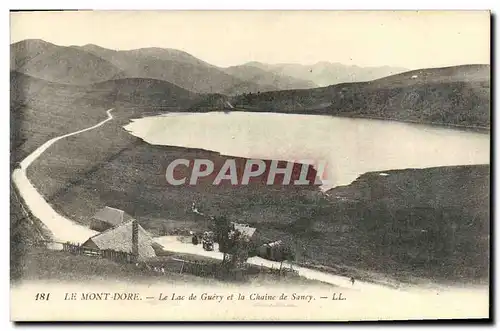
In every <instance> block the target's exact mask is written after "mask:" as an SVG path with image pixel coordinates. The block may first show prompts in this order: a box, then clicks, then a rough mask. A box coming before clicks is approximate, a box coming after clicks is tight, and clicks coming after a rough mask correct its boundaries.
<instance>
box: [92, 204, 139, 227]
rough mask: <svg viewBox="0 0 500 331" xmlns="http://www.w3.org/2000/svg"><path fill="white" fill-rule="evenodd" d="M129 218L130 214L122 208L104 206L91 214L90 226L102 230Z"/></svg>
mask: <svg viewBox="0 0 500 331" xmlns="http://www.w3.org/2000/svg"><path fill="white" fill-rule="evenodd" d="M131 219H132V216H130V215H129V214H127V213H126V212H124V211H123V210H120V209H117V208H112V207H108V206H106V207H104V208H102V209H99V210H98V211H97V213H95V215H94V216H92V219H91V221H90V228H91V229H92V230H95V231H99V232H102V231H105V230H107V229H109V228H112V227H114V226H116V225H119V224H121V223H123V222H127V221H130V220H131Z"/></svg>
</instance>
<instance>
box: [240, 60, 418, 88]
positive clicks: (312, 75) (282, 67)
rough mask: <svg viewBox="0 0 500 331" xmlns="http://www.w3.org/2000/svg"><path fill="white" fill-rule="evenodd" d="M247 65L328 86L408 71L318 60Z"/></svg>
mask: <svg viewBox="0 0 500 331" xmlns="http://www.w3.org/2000/svg"><path fill="white" fill-rule="evenodd" d="M245 66H250V67H257V68H260V69H263V70H266V71H268V72H272V73H274V74H277V75H284V76H288V77H293V78H295V79H300V80H305V81H312V82H313V83H314V84H316V85H317V86H328V85H333V84H339V83H349V82H364V81H369V80H374V79H378V78H382V77H385V76H390V75H394V74H398V73H401V72H404V71H408V69H405V68H398V67H389V66H383V67H359V66H355V65H344V64H341V63H331V62H326V61H322V62H318V63H315V64H312V65H302V64H296V63H280V64H267V63H261V62H248V63H246V64H245Z"/></svg>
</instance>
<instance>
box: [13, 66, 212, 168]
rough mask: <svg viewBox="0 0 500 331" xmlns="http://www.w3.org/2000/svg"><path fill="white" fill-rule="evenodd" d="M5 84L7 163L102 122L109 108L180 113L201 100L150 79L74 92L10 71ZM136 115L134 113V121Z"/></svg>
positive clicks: (108, 83)
mask: <svg viewBox="0 0 500 331" xmlns="http://www.w3.org/2000/svg"><path fill="white" fill-rule="evenodd" d="M10 80H11V100H10V105H11V112H10V114H11V121H10V124H11V162H12V163H14V162H16V161H20V160H22V159H23V158H24V157H26V156H27V155H28V154H29V153H30V152H32V151H33V150H34V149H35V148H37V147H38V146H40V145H41V144H43V143H44V142H45V141H47V140H49V139H51V138H53V137H55V136H59V135H62V134H64V133H69V132H73V131H76V130H79V129H83V128H86V127H89V126H91V125H93V124H96V123H98V122H99V121H102V120H103V119H105V118H106V114H105V110H107V109H109V108H112V107H115V106H120V105H122V106H126V105H134V106H142V107H145V108H144V109H146V108H147V109H148V111H150V112H151V111H165V110H184V109H187V108H189V107H190V106H191V105H193V104H196V103H198V102H200V100H201V99H202V98H203V99H204V97H202V96H199V95H197V94H196V93H193V92H189V91H187V90H184V89H182V88H180V87H178V86H175V85H173V84H171V83H168V82H165V81H159V80H154V79H139V78H137V79H134V78H127V79H119V80H111V81H105V82H101V83H96V84H93V85H86V86H75V85H68V84H58V83H53V82H48V81H45V80H41V79H38V78H34V77H31V76H28V75H25V74H22V73H19V72H15V71H12V72H11V75H10ZM151 108H152V109H153V110H151ZM141 113H142V111H141V110H139V111H138V112H137V114H138V116H140V114H141Z"/></svg>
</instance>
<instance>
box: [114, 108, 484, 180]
mask: <svg viewBox="0 0 500 331" xmlns="http://www.w3.org/2000/svg"><path fill="white" fill-rule="evenodd" d="M124 128H125V129H126V130H127V131H129V132H130V133H131V134H132V135H134V136H136V137H139V138H142V139H143V140H144V141H146V142H148V143H150V144H155V145H167V146H178V147H188V148H200V149H205V150H209V151H215V152H220V153H221V154H223V155H229V156H238V157H245V158H253V159H277V160H285V161H294V162H302V163H308V164H313V165H315V164H319V163H326V171H325V172H326V173H325V175H324V176H323V178H327V179H328V184H325V185H323V186H322V188H323V189H328V188H331V187H335V186H339V185H347V184H350V183H351V182H352V181H354V180H355V179H356V178H357V177H358V176H359V175H361V174H363V173H366V172H373V171H380V172H383V171H384V170H394V169H408V168H429V167H436V166H450V165H471V164H489V162H490V135H489V134H487V133H478V132H472V131H465V130H459V129H452V128H446V127H437V126H427V125H421V124H410V123H402V122H395V121H383V120H370V119H354V118H341V117H332V116H322V115H295V114H276V113H250V112H232V113H228V114H226V113H223V112H209V113H169V114H165V115H160V116H153V117H145V118H140V119H134V120H132V122H131V123H129V124H128V125H126V126H125V127H124Z"/></svg>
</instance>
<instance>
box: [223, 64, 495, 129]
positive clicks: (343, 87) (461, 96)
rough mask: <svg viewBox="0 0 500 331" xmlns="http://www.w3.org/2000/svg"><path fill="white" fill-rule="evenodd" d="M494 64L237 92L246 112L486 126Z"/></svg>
mask: <svg viewBox="0 0 500 331" xmlns="http://www.w3.org/2000/svg"><path fill="white" fill-rule="evenodd" d="M489 100H490V66H489V65H464V66H455V67H447V68H432V69H421V70H415V71H410V72H406V73H403V74H398V75H394V76H389V77H385V78H381V79H377V80H373V81H369V82H360V83H344V84H338V85H332V86H328V87H321V88H315V89H308V90H288V91H273V92H264V93H257V94H255V93H252V94H244V95H240V96H237V97H235V98H233V99H232V104H233V105H234V106H235V107H237V108H239V109H242V110H246V111H271V112H283V113H305V114H324V115H334V116H350V117H365V118H377V119H389V120H399V121H410V122H418V123H428V124H430V123H432V124H441V125H456V126H466V127H481V128H486V129H487V128H488V127H489V126H490V101H489Z"/></svg>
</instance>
